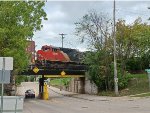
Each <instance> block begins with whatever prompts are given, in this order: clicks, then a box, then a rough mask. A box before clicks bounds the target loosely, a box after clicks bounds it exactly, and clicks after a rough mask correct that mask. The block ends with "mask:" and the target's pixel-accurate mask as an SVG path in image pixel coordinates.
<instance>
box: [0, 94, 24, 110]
mask: <svg viewBox="0 0 150 113" xmlns="http://www.w3.org/2000/svg"><path fill="white" fill-rule="evenodd" d="M0 101H1V98H0ZM23 102H24V97H23V96H4V97H3V112H2V113H23ZM0 111H1V103H0Z"/></svg>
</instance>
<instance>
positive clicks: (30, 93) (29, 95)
mask: <svg viewBox="0 0 150 113" xmlns="http://www.w3.org/2000/svg"><path fill="white" fill-rule="evenodd" d="M25 98H35V91H34V90H33V89H28V90H26V92H25Z"/></svg>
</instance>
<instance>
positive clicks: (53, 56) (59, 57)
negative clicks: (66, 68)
mask: <svg viewBox="0 0 150 113" xmlns="http://www.w3.org/2000/svg"><path fill="white" fill-rule="evenodd" d="M37 60H38V61H43V60H44V61H61V62H69V61H70V58H69V57H68V55H67V54H66V53H64V52H63V51H61V50H60V48H58V47H54V46H47V45H45V46H42V48H41V50H38V51H37Z"/></svg>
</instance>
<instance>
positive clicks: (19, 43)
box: [0, 1, 47, 71]
mask: <svg viewBox="0 0 150 113" xmlns="http://www.w3.org/2000/svg"><path fill="white" fill-rule="evenodd" d="M44 5H45V3H44V2H41V1H29V2H26V1H0V15H1V16H0V48H1V49H0V56H3V57H6V56H9V57H13V58H14V69H16V70H18V71H19V70H22V69H24V68H25V67H26V66H27V64H28V55H27V53H26V47H27V39H30V38H31V37H32V36H33V34H34V32H35V31H37V30H40V29H41V28H42V23H41V22H42V20H47V18H46V13H45V11H44V9H43V7H44Z"/></svg>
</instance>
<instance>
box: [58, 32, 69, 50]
mask: <svg viewBox="0 0 150 113" xmlns="http://www.w3.org/2000/svg"><path fill="white" fill-rule="evenodd" d="M59 35H61V38H62V48H63V41H64V38H65V37H64V35H67V34H63V33H61V34H59Z"/></svg>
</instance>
